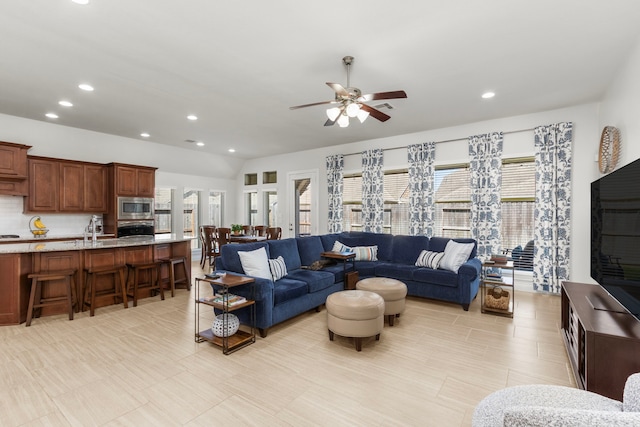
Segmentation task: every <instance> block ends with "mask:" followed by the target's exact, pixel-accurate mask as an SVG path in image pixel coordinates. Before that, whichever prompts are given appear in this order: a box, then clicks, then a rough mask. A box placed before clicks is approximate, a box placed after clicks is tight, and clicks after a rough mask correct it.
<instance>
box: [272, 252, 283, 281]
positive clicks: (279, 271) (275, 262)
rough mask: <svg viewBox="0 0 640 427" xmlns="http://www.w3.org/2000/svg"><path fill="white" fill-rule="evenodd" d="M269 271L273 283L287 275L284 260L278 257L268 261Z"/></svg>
mask: <svg viewBox="0 0 640 427" xmlns="http://www.w3.org/2000/svg"><path fill="white" fill-rule="evenodd" d="M269 270H271V276H272V277H273V281H274V282H275V281H278V280H280V279H282V278H283V277H284V276H286V275H287V265H286V264H285V263H284V258H282V257H281V256H279V257H278V258H276V259H270V260H269Z"/></svg>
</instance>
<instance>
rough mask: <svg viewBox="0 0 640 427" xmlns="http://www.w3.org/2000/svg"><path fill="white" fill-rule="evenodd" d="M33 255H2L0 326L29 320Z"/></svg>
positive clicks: (0, 256)
mask: <svg viewBox="0 0 640 427" xmlns="http://www.w3.org/2000/svg"><path fill="white" fill-rule="evenodd" d="M31 264H32V262H31V254H2V255H0V271H2V281H1V282H0V325H18V324H20V323H22V322H24V321H25V320H26V318H27V310H26V307H27V305H28V304H29V291H30V285H31V284H30V282H29V281H28V278H27V276H28V274H29V273H30V269H31Z"/></svg>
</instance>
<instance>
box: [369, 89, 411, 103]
mask: <svg viewBox="0 0 640 427" xmlns="http://www.w3.org/2000/svg"><path fill="white" fill-rule="evenodd" d="M406 97H407V93H406V92H405V91H403V90H395V91H393V92H378V93H368V94H366V95H362V96H361V97H360V98H358V101H359V102H367V101H376V100H378V99H398V98H406Z"/></svg>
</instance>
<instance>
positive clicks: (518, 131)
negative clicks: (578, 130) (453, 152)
mask: <svg viewBox="0 0 640 427" xmlns="http://www.w3.org/2000/svg"><path fill="white" fill-rule="evenodd" d="M533 130H535V128H529V129H520V130H510V131H506V132H502V134H503V135H509V134H512V133H520V132H531V131H533ZM467 139H469V137H467V138H455V139H445V140H442V141H435V143H436V144H443V143H445V142H457V141H466V140H467ZM405 148H407V145H405V146H403V147H392V148H383V149H382V151H392V150H402V149H405ZM358 154H362V151H358V152H357V153H348V154H343V156H344V157H347V156H355V155H358Z"/></svg>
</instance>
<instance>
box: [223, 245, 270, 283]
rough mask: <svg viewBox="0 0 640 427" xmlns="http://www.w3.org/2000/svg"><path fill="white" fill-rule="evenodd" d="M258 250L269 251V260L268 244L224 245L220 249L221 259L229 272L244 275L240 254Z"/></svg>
mask: <svg viewBox="0 0 640 427" xmlns="http://www.w3.org/2000/svg"><path fill="white" fill-rule="evenodd" d="M258 248H265V250H266V251H267V258H269V247H268V246H267V243H266V242H257V243H243V244H241V245H223V246H222V248H221V249H220V258H222V263H223V264H224V267H225V269H226V270H227V271H232V272H235V273H241V274H244V270H243V269H242V263H241V262H240V257H239V256H238V252H239V251H244V252H248V251H253V250H256V249H258ZM269 279H271V278H269Z"/></svg>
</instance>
